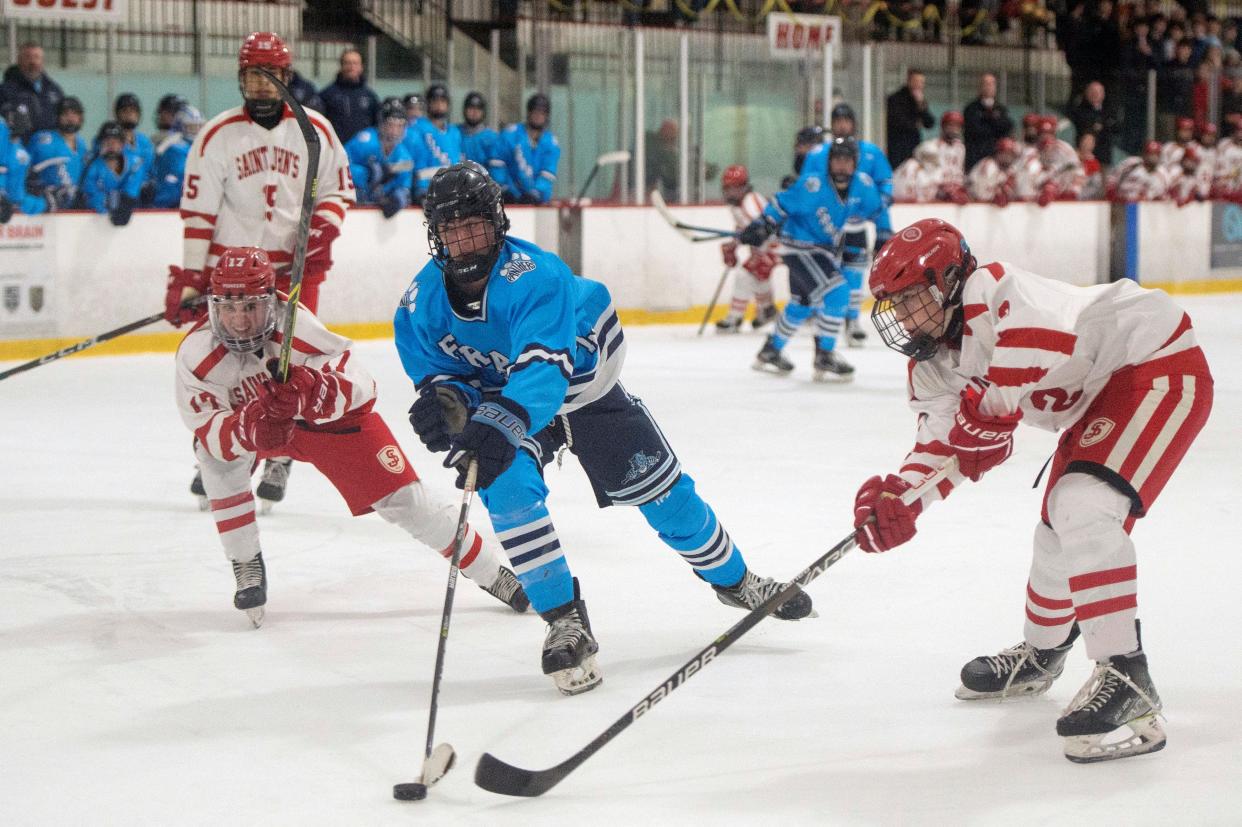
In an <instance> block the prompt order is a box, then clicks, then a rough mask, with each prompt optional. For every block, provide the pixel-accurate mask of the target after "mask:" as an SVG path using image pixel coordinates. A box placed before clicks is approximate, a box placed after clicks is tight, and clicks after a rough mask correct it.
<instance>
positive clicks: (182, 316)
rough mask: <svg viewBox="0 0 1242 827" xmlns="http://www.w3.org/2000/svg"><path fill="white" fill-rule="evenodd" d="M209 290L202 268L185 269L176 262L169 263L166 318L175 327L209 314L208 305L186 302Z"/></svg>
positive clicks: (165, 307)
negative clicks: (192, 304)
mask: <svg viewBox="0 0 1242 827" xmlns="http://www.w3.org/2000/svg"><path fill="white" fill-rule="evenodd" d="M206 292H207V277H206V276H205V275H204V274H203V272H202V271H201V270H183V269H182V268H180V267H178V266H177V265H175V264H170V265H168V286H167V288H166V289H165V292H164V320H165V321H167V322H168V323H169V324H170V325H172V326H173V327H181V325H183V324H185V323H186V322H197V321H198V320H199V319H201V318H203V317H204V316H206V315H207V305H206V304H198V305H195V306H193V307H191V306H188V305H187V304H186V302H189V301H192V300H193V299H196V298H198V297H199V296H201V295H202V294H203V293H206Z"/></svg>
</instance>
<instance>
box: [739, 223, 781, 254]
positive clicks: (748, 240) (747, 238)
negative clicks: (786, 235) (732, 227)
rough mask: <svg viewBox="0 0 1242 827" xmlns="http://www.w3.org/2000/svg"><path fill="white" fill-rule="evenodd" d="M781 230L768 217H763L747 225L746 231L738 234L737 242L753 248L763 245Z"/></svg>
mask: <svg viewBox="0 0 1242 827" xmlns="http://www.w3.org/2000/svg"><path fill="white" fill-rule="evenodd" d="M778 229H780V228H779V227H778V226H777V223H776V222H775V221H773V220H772V219H771V218H769V217H768V216H766V215H761V216H759V217H758V218H756V219H755V220H754V221H752V222H750V223H749V224H747V225H746V229H744V230H742V232H740V233H739V234H738V237H737V240H738V241H739V242H741V243H742V244H746V245H749V246H751V247H759V246H761V245H763V244H764V243H765V242H766V241H767V240H768V239H769V238H771V237H772V236H773V235H775V234H776V231H777V230H778Z"/></svg>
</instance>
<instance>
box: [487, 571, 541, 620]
mask: <svg viewBox="0 0 1242 827" xmlns="http://www.w3.org/2000/svg"><path fill="white" fill-rule="evenodd" d="M479 588H480V589H482V590H483V591H485V592H487V593H488V594H490V595H491V596H492V597H494V598H496V599H497V600H499V601H500V602H501V603H503V604H505V605H506V606H508V607H509V608H510V609H512V610H513V611H515V612H517V613H518V614H521V613H522V612H525V611H526V610H527V609H528V608H529V607H530V600H529V599H527V597H526V592H525V591H523V590H522V584H521V583H519V582H518V579H517V575H515V574H514V573H513V572H512V571H510V570H509V569H506V568H504V567H503V566H502V567H501V569H500V572H499V573H498V574H497V575H496V579H495V580H494V581H492V585H490V586H479Z"/></svg>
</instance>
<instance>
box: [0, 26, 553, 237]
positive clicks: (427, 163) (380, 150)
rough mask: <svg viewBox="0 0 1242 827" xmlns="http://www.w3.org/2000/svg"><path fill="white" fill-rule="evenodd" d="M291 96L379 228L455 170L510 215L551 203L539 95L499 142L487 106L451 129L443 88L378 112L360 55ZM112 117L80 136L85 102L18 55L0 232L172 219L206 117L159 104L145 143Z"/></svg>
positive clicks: (125, 98) (4, 121) (33, 59)
mask: <svg viewBox="0 0 1242 827" xmlns="http://www.w3.org/2000/svg"><path fill="white" fill-rule="evenodd" d="M290 91H291V92H292V94H293V95H294V97H295V98H296V99H297V100H298V101H299V102H301V103H302V104H303V105H304V106H305V107H307V108H308V109H312V110H315V111H318V112H320V113H322V114H323V115H324V116H325V117H326V118H327V119H328V121H329V122H330V123H331V124H332V127H333V129H334V131H335V132H336V133H337V135H338V137H339V138H340V139H341V141H342V143H344V145H345V148H346V152H347V153H348V155H349V159H350V172H351V174H352V175H353V178H354V183H355V187H356V189H357V194H358V201H359V203H362V204H374V205H377V206H379V207H380V209H381V210H382V211H383V213H384V215H385V216H386V217H391V216H392V215H395V214H396V212H397V211H398V210H400V209H402V208H403V207H405V206H408V205H410V204H417V203H419V202H420V201H421V199H422V195H423V193H424V192H425V190H426V188H427V184H428V183H429V182H430V180H431V177H432V176H433V175H434V174H435V172H436V170H438V169H440V168H442V167H445V166H449V165H451V164H454V163H457V162H459V161H463V160H471V161H475V162H476V163H478V164H480V165H481V166H482V167H484V168H485V169H486V170H487V171H488V172H489V173H490V174H491V176H492V177H493V178H494V179H496V181H497V182H498V183H499V184H500V186H501V188H502V190H503V192H504V198H505V200H506V202H508V203H522V204H543V203H547V202H548V201H549V200H551V197H552V191H553V187H554V185H555V183H556V171H557V166H558V164H559V161H560V147H559V145H558V144H557V141H556V137H555V136H554V135H553V134H552V132H551V130H550V129H549V127H548V118H549V115H550V113H551V103H550V101H549V99H548V97H547V96H546V95H543V94H536V95H533V96H532V97H531V98H530V99H529V100H528V101H527V103H526V118H525V120H524V121H523V122H521V123H516V124H511V125H509V126H507V127H505V128H504V129H502V130H500V131H499V132H497V131H496V130H493V129H490V128H488V127H487V125H486V123H485V121H486V117H487V101H486V100H485V99H484V98H483V96H482V95H481V94H479V93H478V92H470V93H469V94H468V95H466V97H465V99H464V105H463V107H462V121H461V122H460V123H452V122H451V113H450V110H451V99H450V95H449V90H448V89H447V87H445V86H444V85H443V84H439V83H436V84H432V85H431V86H430V87H428V88H427V89H426V90H425V92H424V93H423V94H417V93H410V94H407V95H406V96H405V97H404V98H396V97H392V98H386V99H385V100H383V101H381V100H380V99H379V97H378V95H376V93H375V91H374V90H373V89H371V87H370V86H369V85H368V84H367V80H366V74H365V71H364V66H363V60H362V54H361V52H359V51H358V50H356V49H347V50H345V52H343V53H342V54H341V57H340V71H339V72H338V74H337V76H336V79H335V81H334V82H333V83H331V84H330V85H328V86H325V87H324V88H323V89H322V90H316V89H315V86H314V85H313V84H312V83H310V82H309V81H308V80H307V79H306V78H304V77H302V76H300V75H298V74H297V73H296V72H295V73H294V74H293V78H292V81H291V82H290ZM239 102H240V101H239ZM112 115H113V117H112V119H111V120H108V121H105V122H104V123H103V125H102V126H101V127H100V128H99V130H98V132H96V134H95V135H94V136H93V138H91V139H87V138H86V137H84V136H82V135H81V134H80V130H81V128H82V124H83V121H84V118H85V110H84V107H83V105H82V102H81V100H79V99H78V98H76V97H74V96H72V95H66V94H65V93H64V91H63V90H62V89H61V87H60V86H59V85H58V84H57V83H56V81H55V80H53V79H52V78H51V77H50V76H49V75H48V74H47V72H46V71H45V70H44V67H43V49H42V48H41V47H40V46H39V45H38V44H37V43H25V44H23V45H22V46H21V47H20V49H19V50H18V55H17V62H16V63H15V64H14V65H12V66H10V67H8V69H7V70H6V71H5V73H4V81H3V84H0V223H4V222H7V221H8V220H10V218H11V217H12V216H13V214H14V213H26V214H29V215H37V214H41V213H46V212H54V211H58V210H66V209H89V210H93V211H95V212H99V213H103V214H106V215H108V216H109V218H110V219H111V221H112V223H114V224H117V225H124V224H126V223H128V222H129V220H130V217H131V215H132V214H133V211H134V209H135V208H136V207H160V208H175V207H177V206H178V204H179V203H180V200H181V187H182V178H183V176H184V171H185V159H186V156H187V155H188V154H189V149H190V146H191V145H192V144H193V141H194V138H195V136H196V135H197V134H198V131H199V129H200V128H201V127H202V125H203V122H204V118H203V116H202V114H201V113H199V111H198V110H197V109H195V108H194V107H193V106H190V104H189V103H188V102H187V101H186V100H185V99H184V98H182V97H180V96H178V95H166V96H165V97H164V98H162V99H161V100H160V102H159V106H158V107H157V111H156V113H155V126H156V130H155V132H154V133H152V134H151V135H150V136H148V135H146V134H144V133H143V132H142V131H141V129H140V128H139V126H140V122H141V117H142V106H141V103H140V101H139V99H138V98H137V96H135V95H133V94H130V93H125V94H122V95H119V96H118V97H117V98H116V100H115V101H114V103H113V112H112Z"/></svg>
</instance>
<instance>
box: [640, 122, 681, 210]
mask: <svg viewBox="0 0 1242 827" xmlns="http://www.w3.org/2000/svg"><path fill="white" fill-rule="evenodd" d="M678 157H679V156H678V153H677V121H675V120H673V119H672V118H665V119H664V121H663V122H662V123H661V124H660V128H659V129H657V130H655V131H649V132H648V133H647V182H646V183H647V188H646V189H645V190H644V192H651V191H652V190H654V189H659V190H660V195H662V196H663V197H664V200H665V201H676V200H677V199H678V197H679V193H678V192H677V183H678V174H677V173H678Z"/></svg>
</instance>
